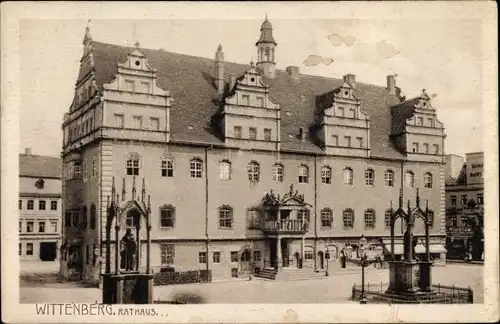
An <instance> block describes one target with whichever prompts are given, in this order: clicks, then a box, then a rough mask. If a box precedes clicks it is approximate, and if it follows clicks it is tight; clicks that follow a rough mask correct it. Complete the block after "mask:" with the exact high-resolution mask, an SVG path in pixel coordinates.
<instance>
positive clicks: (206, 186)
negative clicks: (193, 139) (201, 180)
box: [205, 145, 213, 280]
mask: <svg viewBox="0 0 500 324" xmlns="http://www.w3.org/2000/svg"><path fill="white" fill-rule="evenodd" d="M212 149H213V145H210V147H206V148H205V238H206V240H205V244H206V251H207V263H206V270H207V280H208V274H209V272H210V253H209V246H210V237H209V236H208V150H212Z"/></svg>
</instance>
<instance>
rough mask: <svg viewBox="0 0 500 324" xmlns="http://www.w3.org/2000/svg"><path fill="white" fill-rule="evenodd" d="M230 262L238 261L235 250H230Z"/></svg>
mask: <svg viewBox="0 0 500 324" xmlns="http://www.w3.org/2000/svg"><path fill="white" fill-rule="evenodd" d="M231 262H238V252H236V251H232V252H231Z"/></svg>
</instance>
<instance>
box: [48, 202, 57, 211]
mask: <svg viewBox="0 0 500 324" xmlns="http://www.w3.org/2000/svg"><path fill="white" fill-rule="evenodd" d="M50 210H57V201H51V202H50Z"/></svg>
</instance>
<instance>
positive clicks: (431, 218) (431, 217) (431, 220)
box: [427, 210, 434, 227]
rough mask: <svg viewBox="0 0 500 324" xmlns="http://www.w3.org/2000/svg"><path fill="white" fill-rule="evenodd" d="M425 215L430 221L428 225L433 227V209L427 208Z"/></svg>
mask: <svg viewBox="0 0 500 324" xmlns="http://www.w3.org/2000/svg"><path fill="white" fill-rule="evenodd" d="M427 216H428V219H429V221H430V227H434V211H432V210H429V212H428V214H427Z"/></svg>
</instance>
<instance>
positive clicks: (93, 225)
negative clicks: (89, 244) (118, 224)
mask: <svg viewBox="0 0 500 324" xmlns="http://www.w3.org/2000/svg"><path fill="white" fill-rule="evenodd" d="M96 223H97V219H96V208H95V205H94V204H92V205H91V206H90V228H91V229H95V228H96Z"/></svg>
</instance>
